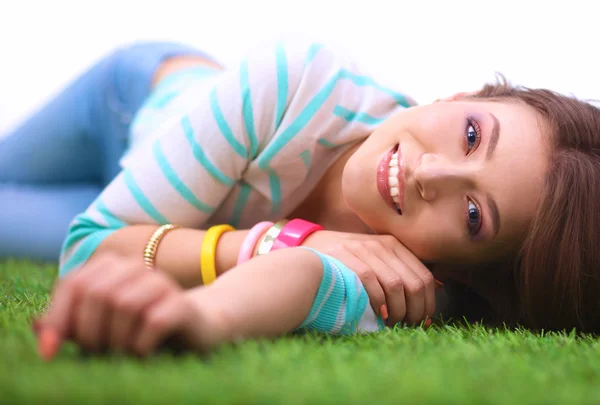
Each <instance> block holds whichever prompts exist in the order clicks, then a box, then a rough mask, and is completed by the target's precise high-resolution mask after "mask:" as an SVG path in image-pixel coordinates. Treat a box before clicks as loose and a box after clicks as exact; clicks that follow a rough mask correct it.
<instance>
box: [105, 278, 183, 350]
mask: <svg viewBox="0 0 600 405" xmlns="http://www.w3.org/2000/svg"><path fill="white" fill-rule="evenodd" d="M175 290H176V289H175V287H174V285H173V284H172V283H170V282H165V278H164V277H163V276H161V275H160V274H159V273H149V274H148V275H146V276H145V277H143V278H141V279H137V280H135V282H131V281H130V282H129V283H127V284H125V285H123V286H122V287H121V288H120V289H119V291H118V292H117V293H116V296H115V298H114V301H113V303H112V304H113V306H112V310H113V316H112V317H111V320H110V324H109V327H108V328H109V329H108V335H109V346H110V347H111V348H112V349H114V350H116V351H124V350H125V349H126V348H127V347H128V346H129V343H128V342H129V341H130V340H131V339H132V338H133V331H134V328H135V326H136V320H137V319H138V318H139V315H140V313H141V312H142V311H144V310H145V309H146V308H148V307H149V306H151V305H152V304H154V303H155V302H157V301H158V300H160V299H161V298H163V297H164V296H165V295H166V294H168V293H170V292H174V291H175Z"/></svg>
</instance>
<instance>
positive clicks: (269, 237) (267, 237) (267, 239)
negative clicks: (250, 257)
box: [255, 219, 289, 256]
mask: <svg viewBox="0 0 600 405" xmlns="http://www.w3.org/2000/svg"><path fill="white" fill-rule="evenodd" d="M288 222H289V221H288V220H287V219H281V220H279V221H277V222H275V224H274V225H273V226H272V227H270V228H269V230H268V231H267V232H266V233H265V234H264V236H263V237H262V238H261V240H260V241H259V243H257V244H256V254H255V256H261V255H266V254H267V253H269V252H270V251H271V248H272V247H273V243H275V239H277V236H279V233H280V232H281V230H282V229H283V227H284V226H285V224H287V223H288Z"/></svg>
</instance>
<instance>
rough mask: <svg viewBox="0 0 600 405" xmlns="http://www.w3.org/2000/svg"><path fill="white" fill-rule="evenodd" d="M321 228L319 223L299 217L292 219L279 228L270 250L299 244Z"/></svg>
mask: <svg viewBox="0 0 600 405" xmlns="http://www.w3.org/2000/svg"><path fill="white" fill-rule="evenodd" d="M322 230H323V227H322V226H321V225H318V224H314V223H312V222H308V221H305V220H303V219H300V218H295V219H292V220H291V221H290V222H288V223H287V224H285V226H284V227H283V229H281V232H279V235H278V236H277V239H275V243H273V247H272V248H271V250H277V249H284V248H288V247H296V246H300V245H301V244H302V242H304V239H306V238H308V236H309V235H310V234H312V233H314V232H316V231H322Z"/></svg>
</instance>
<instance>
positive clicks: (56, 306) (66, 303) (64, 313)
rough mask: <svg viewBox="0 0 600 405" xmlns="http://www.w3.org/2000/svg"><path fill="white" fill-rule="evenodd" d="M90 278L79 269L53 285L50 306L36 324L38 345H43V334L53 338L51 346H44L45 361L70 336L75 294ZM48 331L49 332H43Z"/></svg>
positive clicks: (85, 272)
mask: <svg viewBox="0 0 600 405" xmlns="http://www.w3.org/2000/svg"><path fill="white" fill-rule="evenodd" d="M91 276H93V273H91V272H87V271H85V269H80V270H77V271H75V272H73V273H71V274H70V275H69V276H67V277H66V278H65V279H63V280H61V281H59V282H58V283H57V284H56V285H55V287H54V291H53V292H52V298H51V300H50V305H49V307H48V309H47V310H46V312H45V313H44V314H43V315H42V317H41V318H40V319H39V321H38V322H37V329H38V336H39V337H40V342H39V344H40V345H44V344H43V343H42V339H41V336H42V335H44V334H45V335H46V336H49V335H50V334H51V335H52V336H53V339H52V340H53V342H55V343H53V344H52V345H45V346H44V347H45V349H44V350H43V357H44V358H46V359H47V360H48V359H50V358H52V357H54V356H55V355H56V353H57V352H58V350H59V349H60V346H61V343H62V340H63V339H66V338H68V337H70V336H71V333H72V325H71V323H72V319H73V310H74V307H75V305H76V298H77V294H78V291H79V289H80V288H81V286H82V285H83V284H85V282H86V278H88V277H91ZM48 330H49V331H51V332H44V331H48ZM47 340H48V339H46V341H47Z"/></svg>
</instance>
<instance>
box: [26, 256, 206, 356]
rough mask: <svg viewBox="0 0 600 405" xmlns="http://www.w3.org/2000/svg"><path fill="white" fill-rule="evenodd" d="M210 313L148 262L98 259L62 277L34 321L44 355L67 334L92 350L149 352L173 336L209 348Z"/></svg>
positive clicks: (186, 344) (52, 351) (55, 348)
mask: <svg viewBox="0 0 600 405" xmlns="http://www.w3.org/2000/svg"><path fill="white" fill-rule="evenodd" d="M205 321H206V318H205V317H204V316H203V314H202V311H201V310H200V308H198V306H197V305H195V303H194V301H193V299H192V296H191V295H189V294H186V293H185V292H184V291H183V290H182V289H181V287H179V286H178V285H177V283H175V281H174V280H172V279H171V278H170V277H169V276H167V275H166V274H164V273H162V272H159V271H151V270H148V269H146V268H145V267H144V265H143V264H142V263H134V264H132V263H127V262H123V261H118V260H115V259H98V260H96V261H94V262H93V263H92V264H90V265H87V267H86V266H84V267H83V268H81V269H80V270H78V271H76V272H74V273H72V274H70V275H69V276H67V277H66V278H65V279H63V280H61V281H60V282H58V284H57V285H56V287H55V289H54V292H53V294H52V300H51V305H50V307H49V309H48V310H47V311H46V312H45V313H44V314H43V316H42V317H41V319H40V320H38V321H36V322H35V324H34V329H35V331H36V333H37V335H38V339H39V342H38V344H39V350H40V354H41V356H42V357H43V358H44V359H46V360H50V359H51V358H53V357H54V356H55V355H56V353H57V351H58V349H59V348H60V345H61V343H62V341H63V340H66V339H69V340H72V341H74V342H76V343H78V344H79V345H81V346H82V347H83V348H85V349H87V350H88V351H92V352H97V351H103V350H106V349H112V350H115V351H124V352H130V353H135V354H138V355H140V356H144V355H148V354H149V353H151V352H152V351H154V350H156V349H157V348H158V347H159V345H160V344H162V343H164V342H165V340H166V339H168V338H176V339H177V342H178V343H180V344H182V345H183V346H184V347H186V348H191V349H196V350H201V349H203V331H205V330H210V329H208V328H207V327H206V326H207V325H206V322H205Z"/></svg>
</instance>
